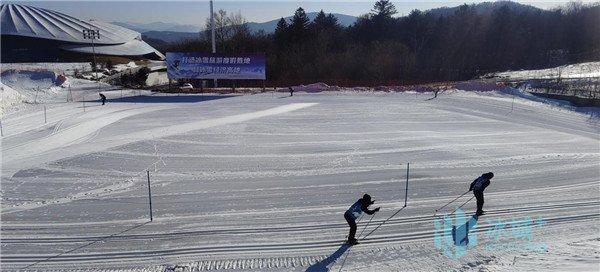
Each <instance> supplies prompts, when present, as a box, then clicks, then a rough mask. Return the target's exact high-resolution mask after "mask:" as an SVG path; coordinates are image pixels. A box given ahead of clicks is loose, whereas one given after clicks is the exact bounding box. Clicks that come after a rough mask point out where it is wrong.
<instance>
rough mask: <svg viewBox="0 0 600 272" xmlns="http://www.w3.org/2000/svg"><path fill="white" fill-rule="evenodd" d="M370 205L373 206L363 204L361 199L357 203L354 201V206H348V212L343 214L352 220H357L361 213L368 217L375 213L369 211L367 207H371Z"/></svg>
mask: <svg viewBox="0 0 600 272" xmlns="http://www.w3.org/2000/svg"><path fill="white" fill-rule="evenodd" d="M371 204H373V203H368V204H366V203H364V201H363V199H362V198H361V199H359V200H358V201H356V202H355V203H354V204H352V206H350V208H348V210H347V211H346V213H345V214H347V215H349V216H350V217H352V218H354V220H356V219H358V217H360V215H361V214H362V212H365V213H366V214H368V215H372V214H374V213H375V210H369V205H371Z"/></svg>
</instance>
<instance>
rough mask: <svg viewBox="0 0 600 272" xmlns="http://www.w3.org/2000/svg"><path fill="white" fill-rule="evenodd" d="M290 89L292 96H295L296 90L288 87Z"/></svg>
mask: <svg viewBox="0 0 600 272" xmlns="http://www.w3.org/2000/svg"><path fill="white" fill-rule="evenodd" d="M288 89H290V96H294V88H292V87H288Z"/></svg>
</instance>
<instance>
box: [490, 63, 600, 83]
mask: <svg viewBox="0 0 600 272" xmlns="http://www.w3.org/2000/svg"><path fill="white" fill-rule="evenodd" d="M559 75H560V77H562V78H580V77H600V62H584V63H577V64H571V65H565V66H560V67H554V68H548V69H540V70H522V71H506V72H500V73H492V74H490V75H488V76H493V77H501V78H511V79H532V78H539V79H550V78H558V77H559Z"/></svg>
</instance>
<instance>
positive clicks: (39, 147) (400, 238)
mask: <svg viewBox="0 0 600 272" xmlns="http://www.w3.org/2000/svg"><path fill="white" fill-rule="evenodd" d="M431 97H432V94H430V93H379V92H327V93H303V92H299V93H298V92H297V93H295V94H294V96H293V97H287V96H286V95H285V94H283V93H265V94H259V95H244V96H226V95H180V96H178V95H159V94H155V95H146V96H133V97H124V98H120V96H119V95H118V93H114V94H111V95H110V96H109V98H111V99H110V101H109V103H108V104H107V105H106V106H100V105H99V103H98V102H88V106H87V108H86V111H85V112H84V111H83V108H82V106H81V104H80V103H54V104H49V105H48V112H47V116H48V117H47V118H48V122H47V123H46V124H44V122H43V118H42V116H43V112H42V111H41V110H40V108H39V107H37V108H31V109H29V110H28V111H27V112H22V111H21V112H18V113H12V114H8V115H6V116H5V117H4V119H3V120H2V125H3V126H4V137H3V138H2V142H1V143H2V174H1V175H2V176H1V177H2V187H1V192H2V211H1V217H2V225H1V230H2V241H1V250H2V255H1V265H2V270H3V271H16V270H22V269H23V270H25V271H28V270H29V271H52V270H54V271H67V270H113V269H115V270H124V271H165V270H177V271H205V270H227V271H339V270H340V268H342V269H343V271H598V269H599V268H600V267H599V262H600V259H599V258H600V252H599V251H600V249H599V243H600V224H599V221H600V220H599V216H600V213H599V211H600V199H599V195H600V194H599V193H600V191H599V185H600V181H599V172H600V166H599V159H600V154H599V127H600V125H599V124H598V119H597V118H598V117H597V116H596V117H595V116H591V115H586V114H583V113H579V112H575V111H571V110H569V109H566V108H562V107H556V106H554V105H552V104H547V103H543V102H539V101H532V100H530V99H528V98H527V97H525V96H523V97H519V96H517V97H514V98H513V96H512V95H510V94H506V93H501V92H486V93H473V92H462V91H452V92H444V93H441V94H440V95H438V97H437V98H435V99H430V98H431ZM513 99H514V100H513ZM513 101H514V102H513ZM407 162H410V167H411V169H410V186H409V193H408V207H407V208H406V209H404V210H403V211H402V212H400V213H399V214H398V215H397V216H396V217H394V218H392V219H391V220H390V221H388V222H387V223H386V224H385V225H383V226H382V227H381V228H379V229H378V230H377V231H376V232H374V233H373V234H372V235H371V236H369V237H368V238H367V239H366V240H363V241H362V244H360V245H358V246H355V247H352V248H351V249H349V250H348V249H347V248H345V247H342V246H341V245H342V241H343V240H344V239H345V236H346V234H347V231H348V227H347V224H346V222H345V220H344V218H343V215H342V214H343V212H344V211H345V210H346V209H347V208H348V206H350V205H351V204H352V203H353V202H354V201H356V200H357V199H358V198H359V197H360V196H362V194H363V193H369V194H371V195H372V196H373V198H374V199H375V200H376V203H375V204H376V205H375V207H377V206H381V212H380V213H378V214H376V216H375V217H374V218H373V220H372V221H371V223H370V225H369V227H368V228H367V230H366V231H365V233H367V232H369V231H370V230H371V229H373V228H374V227H375V226H377V225H378V224H379V223H381V222H382V220H383V219H385V218H387V217H389V216H390V215H392V214H393V213H394V212H396V211H397V210H398V209H399V208H400V207H402V205H403V204H404V188H405V187H404V186H405V178H406V176H405V173H406V163H407ZM146 170H149V171H150V177H151V188H152V196H153V198H152V206H153V216H154V220H153V221H152V222H149V220H148V219H149V214H148V191H147V180H146V178H147V176H146ZM489 171H492V172H494V173H495V175H496V176H495V178H494V179H493V180H492V184H491V185H490V187H488V189H487V190H486V204H485V209H486V210H487V212H488V213H487V215H485V216H483V217H481V218H480V219H479V222H478V226H477V229H476V230H474V231H472V233H471V235H474V234H476V235H478V244H477V246H476V247H475V248H472V249H469V250H468V251H467V253H466V254H465V256H463V257H461V258H458V259H456V260H455V259H452V258H449V257H447V256H445V255H444V254H443V253H442V252H441V251H439V250H438V249H436V248H435V246H434V232H435V231H434V223H433V222H434V217H433V213H434V211H435V209H437V208H438V207H440V206H442V205H443V204H445V203H447V202H448V201H450V200H452V199H454V198H455V197H456V196H458V195H460V194H461V193H463V192H465V191H466V190H467V189H468V184H469V182H470V181H472V180H473V179H475V178H476V177H477V176H479V175H480V174H481V173H484V172H489ZM469 197H470V195H467V196H466V197H465V198H469ZM458 204H460V202H456V205H454V204H452V205H450V207H449V209H448V210H452V209H453V208H454V207H456V206H458ZM464 209H465V211H466V212H467V214H470V213H471V212H473V211H474V209H475V203H474V202H473V201H472V202H469V203H468V204H467V205H466V206H464ZM527 216H530V217H532V218H543V219H544V220H545V221H546V222H547V224H546V225H544V226H541V227H539V228H533V233H532V234H533V241H532V242H534V243H541V244H545V245H547V247H548V251H547V252H510V251H491V250H486V245H489V244H490V243H492V242H493V240H492V239H491V238H486V235H485V230H486V229H489V228H490V226H491V224H492V222H494V221H496V220H500V221H501V222H506V221H510V220H513V219H517V220H518V219H523V218H525V217H527ZM368 218H369V217H368V216H365V217H364V218H363V219H362V221H361V222H360V223H359V227H358V233H361V231H362V230H363V227H364V226H365V224H366V222H367V221H368ZM509 242H510V241H509ZM517 242H518V241H517ZM346 256H347V258H346ZM344 258H346V259H345V262H344V264H343V267H341V266H342V262H343V260H344Z"/></svg>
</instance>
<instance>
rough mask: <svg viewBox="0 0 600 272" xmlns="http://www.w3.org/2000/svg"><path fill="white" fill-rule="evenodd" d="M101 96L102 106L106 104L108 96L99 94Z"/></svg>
mask: <svg viewBox="0 0 600 272" xmlns="http://www.w3.org/2000/svg"><path fill="white" fill-rule="evenodd" d="M99 94H100V100H102V105H104V104H106V96H105V95H104V94H102V93H99Z"/></svg>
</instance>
